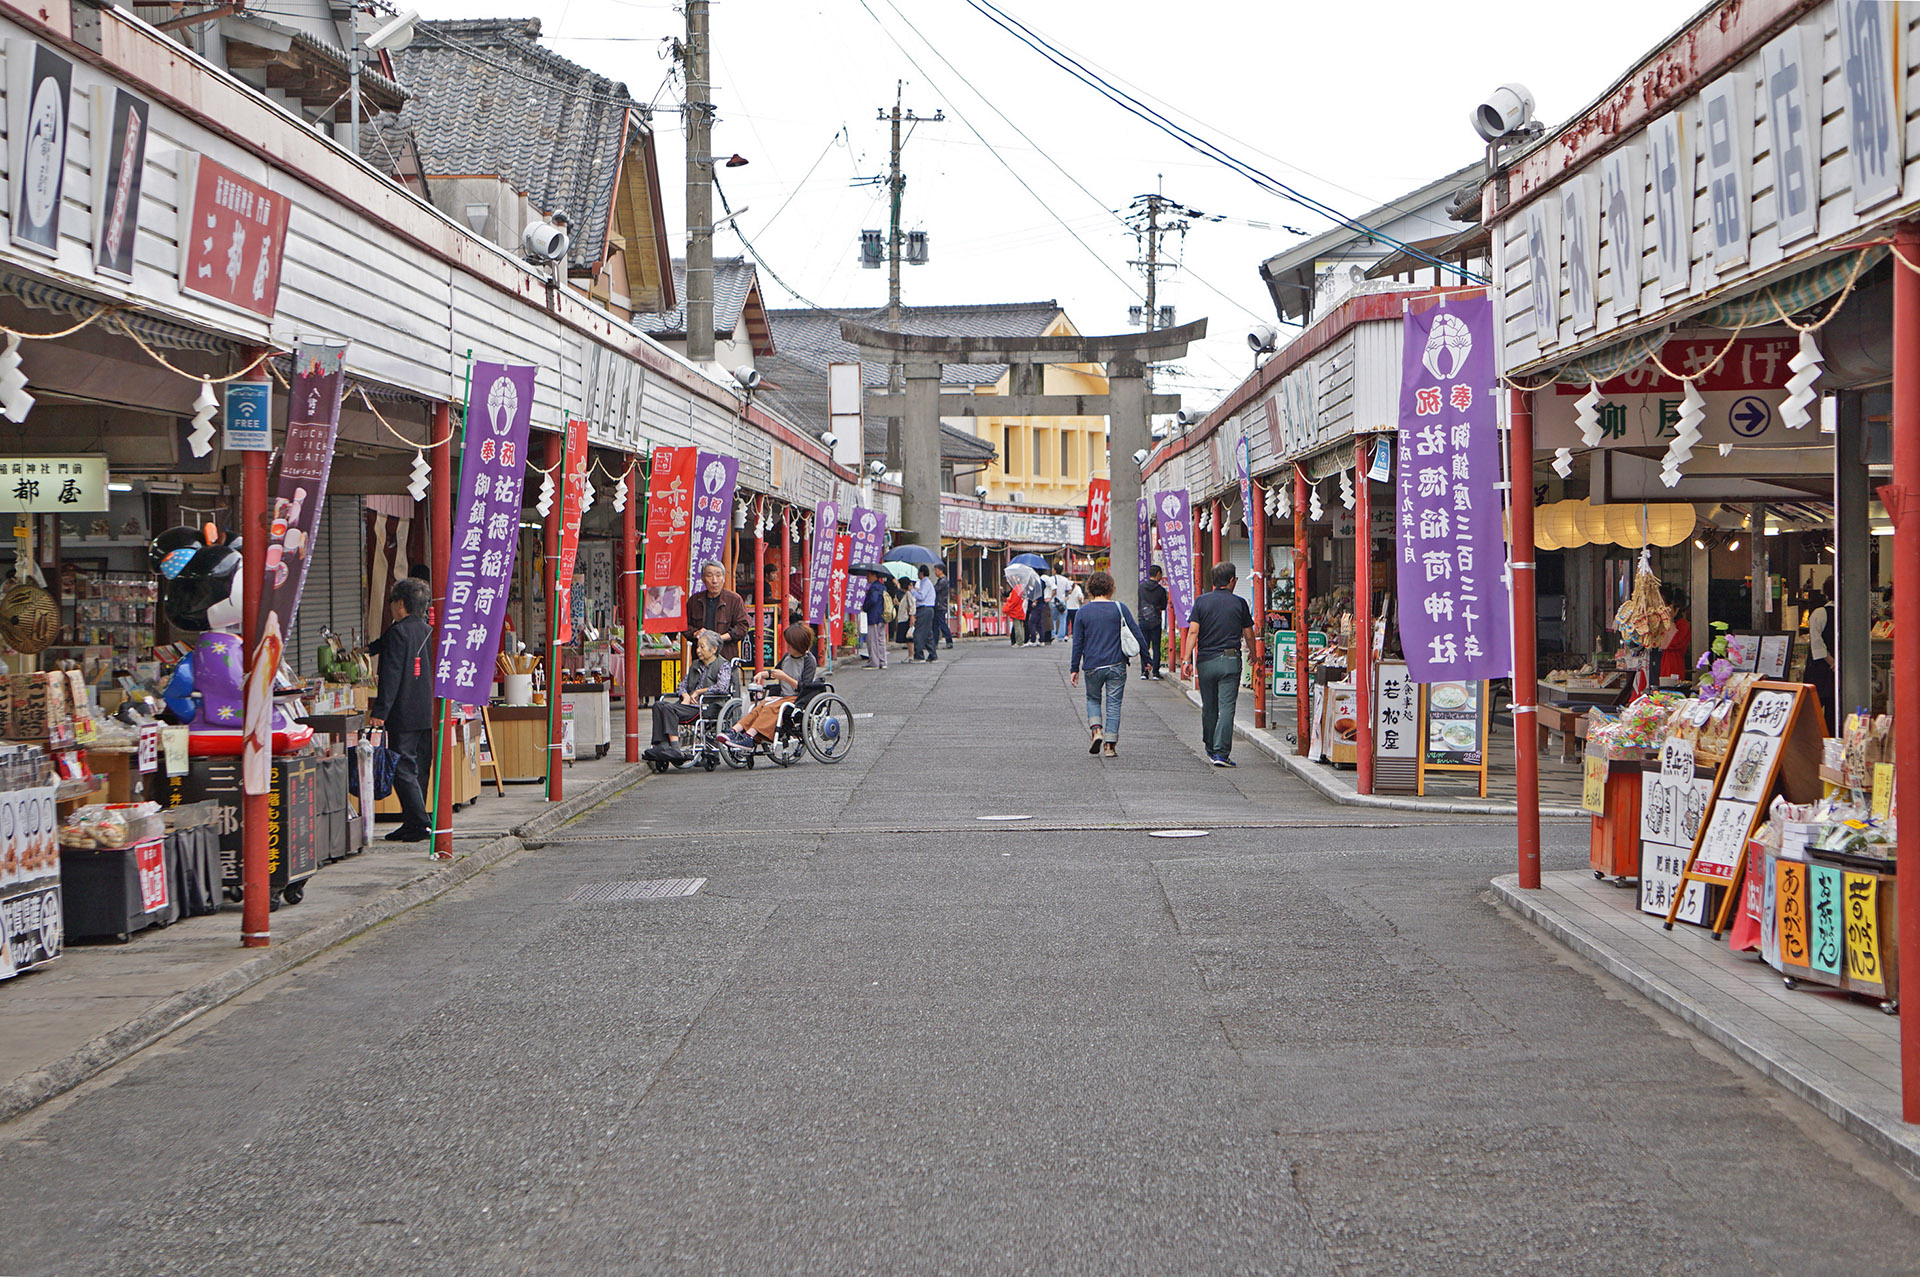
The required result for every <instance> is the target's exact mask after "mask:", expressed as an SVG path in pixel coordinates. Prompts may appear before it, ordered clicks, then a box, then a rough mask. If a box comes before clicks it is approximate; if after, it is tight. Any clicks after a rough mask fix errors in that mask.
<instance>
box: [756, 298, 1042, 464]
mask: <svg viewBox="0 0 1920 1277" xmlns="http://www.w3.org/2000/svg"><path fill="white" fill-rule="evenodd" d="M1059 315H1060V303H1059V302H1055V301H1038V302H995V303H989V304H986V305H977V306H902V307H901V308H900V329H901V331H902V332H909V333H928V334H932V335H934V336H939V337H993V336H1007V337H1038V336H1040V335H1041V334H1043V333H1045V332H1046V331H1047V329H1048V328H1049V327H1051V326H1052V324H1053V322H1054V320H1055V319H1057V318H1058V317H1059ZM767 318H768V319H770V320H771V321H772V322H773V340H774V345H775V347H776V348H778V350H779V352H780V353H779V354H778V355H776V356H774V357H773V358H772V359H770V360H761V361H759V365H758V366H759V369H760V372H761V375H762V376H764V377H765V378H766V379H767V380H768V381H771V382H777V383H778V384H779V389H777V390H763V391H762V392H761V397H762V398H764V399H765V400H766V401H767V402H768V403H769V404H771V405H772V406H773V407H774V408H775V409H777V410H778V411H779V412H780V413H781V414H782V415H783V416H785V417H786V418H787V419H788V420H791V421H796V422H800V423H802V424H804V425H805V426H806V428H807V429H809V430H811V431H813V432H814V433H815V434H820V433H821V432H822V431H824V430H825V429H826V423H827V365H828V364H835V363H857V362H859V360H860V352H859V351H858V350H856V349H855V348H854V347H852V346H849V345H848V344H847V343H846V342H844V341H842V340H841V338H840V321H841V320H842V319H843V318H844V319H851V320H854V321H855V322H857V323H862V324H866V325H868V326H870V327H875V328H885V327H886V325H887V308H886V307H885V306H882V307H880V308H878V309H877V310H868V311H845V312H840V311H826V310H772V311H768V312H767ZM1006 370H1007V369H1006V365H1004V364H947V365H946V366H945V368H944V369H943V371H942V373H941V378H940V380H941V382H942V384H944V385H948V386H990V385H992V384H993V383H994V382H996V381H999V380H1000V378H1001V376H1002V375H1003V374H1004V373H1005V372H1006ZM860 375H861V380H862V381H863V382H864V383H865V385H866V386H867V388H869V389H876V388H883V387H885V386H886V384H887V368H886V365H885V364H866V365H864V366H863V367H862V368H861V370H860ZM866 449H867V453H868V455H869V456H884V455H885V454H886V450H887V445H886V421H885V420H884V419H878V420H869V421H868V422H867V426H866ZM995 452H996V449H995V448H994V446H993V445H992V444H990V443H988V442H987V441H986V440H984V439H981V438H979V437H978V436H975V435H970V434H968V433H966V432H965V431H962V430H956V429H954V428H953V427H952V426H942V427H941V443H940V455H941V456H942V457H944V458H947V459H950V460H958V461H984V460H988V459H990V458H991V457H993V456H994V454H995Z"/></svg>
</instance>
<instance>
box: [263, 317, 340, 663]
mask: <svg viewBox="0 0 1920 1277" xmlns="http://www.w3.org/2000/svg"><path fill="white" fill-rule="evenodd" d="M346 359H347V346H346V343H345V342H341V343H340V344H339V345H330V344H325V343H321V342H300V343H298V344H296V345H295V346H294V348H293V386H292V389H291V390H290V391H289V392H288V394H287V435H286V439H285V441H284V443H283V444H282V445H281V448H280V482H279V483H278V484H277V485H276V486H275V487H274V493H273V508H272V509H271V510H270V511H269V512H268V523H267V589H266V597H265V598H264V599H262V600H261V601H260V617H261V620H262V621H264V620H265V619H266V617H267V616H268V614H269V613H278V614H279V616H280V633H281V634H283V635H288V634H292V633H293V617H294V614H295V613H296V612H298V611H299V610H300V592H301V590H302V589H303V588H304V587H305V586H306V584H307V568H308V567H309V566H311V565H312V563H313V534H314V532H315V531H316V530H317V529H318V528H319V526H320V512H321V511H322V510H323V509H324V508H325V507H326V504H327V480H328V478H329V477H330V476H331V475H332V474H333V440H334V436H335V435H336V434H338V433H339V430H340V396H341V394H342V393H343V392H344V391H345V390H346V383H347V378H346Z"/></svg>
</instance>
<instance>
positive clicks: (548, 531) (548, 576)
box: [542, 430, 567, 803]
mask: <svg viewBox="0 0 1920 1277" xmlns="http://www.w3.org/2000/svg"><path fill="white" fill-rule="evenodd" d="M566 457H567V436H566V435H565V434H564V433H562V432H560V431H558V430H556V431H554V432H552V433H550V434H549V435H547V465H548V466H549V467H551V468H552V471H553V483H554V498H553V504H552V506H551V507H550V508H549V509H548V511H547V520H546V528H545V530H544V534H543V537H542V547H543V549H544V551H545V555H546V562H545V563H544V564H543V565H542V572H543V575H544V577H545V580H546V586H547V801H548V802H550V803H557V802H559V801H560V792H561V788H562V782H561V778H560V772H561V770H562V769H561V766H560V686H561V683H562V682H563V681H564V680H563V679H562V677H561V674H560V609H559V608H558V607H557V606H555V600H556V599H557V598H558V597H559V589H560V519H561V517H562V512H563V511H564V510H565V509H566V504H567V503H566V501H565V499H564V494H565V492H566V476H565V475H564V474H562V473H561V472H560V467H561V466H562V465H564V464H565V462H566Z"/></svg>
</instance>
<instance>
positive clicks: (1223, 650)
mask: <svg viewBox="0 0 1920 1277" xmlns="http://www.w3.org/2000/svg"><path fill="white" fill-rule="evenodd" d="M1238 579H1239V577H1238V574H1237V573H1235V571H1234V568H1233V564H1231V563H1216V564H1214V565H1213V572H1212V575H1211V580H1212V582H1213V588H1212V589H1211V590H1208V591H1207V592H1206V593H1205V594H1203V595H1201V596H1200V598H1199V599H1198V600H1197V601H1195V603H1194V605H1193V615H1192V616H1191V617H1190V618H1189V620H1188V622H1187V641H1186V648H1185V652H1184V657H1183V660H1184V663H1185V665H1186V673H1187V677H1189V678H1194V679H1196V681H1197V682H1198V684H1199V687H1200V743H1201V745H1202V746H1204V747H1205V748H1206V751H1207V761H1208V762H1211V763H1212V764H1213V765H1214V766H1215V767H1234V766H1237V765H1238V764H1236V763H1235V762H1234V761H1233V709H1234V705H1235V704H1236V703H1237V702H1238V701H1239V699H1240V648H1241V646H1242V645H1243V644H1244V645H1245V647H1246V649H1247V650H1248V651H1249V652H1251V651H1252V650H1253V610H1252V609H1251V608H1249V607H1248V606H1247V601H1246V600H1245V599H1243V598H1241V597H1240V596H1239V595H1238V594H1235V593H1234V592H1233V586H1234V582H1235V581H1237V580H1238Z"/></svg>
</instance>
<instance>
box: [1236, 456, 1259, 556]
mask: <svg viewBox="0 0 1920 1277" xmlns="http://www.w3.org/2000/svg"><path fill="white" fill-rule="evenodd" d="M1233 465H1234V472H1235V476H1236V477H1237V478H1238V479H1239V480H1240V513H1241V514H1242V515H1243V516H1245V519H1246V525H1247V535H1248V537H1252V535H1253V522H1254V520H1255V519H1258V518H1259V517H1260V514H1261V512H1260V511H1259V510H1258V509H1257V508H1255V506H1254V504H1253V449H1252V445H1251V444H1249V443H1248V442H1247V435H1246V432H1245V431H1244V430H1243V431H1241V432H1240V437H1239V438H1237V439H1235V440H1234V441H1233Z"/></svg>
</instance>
